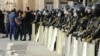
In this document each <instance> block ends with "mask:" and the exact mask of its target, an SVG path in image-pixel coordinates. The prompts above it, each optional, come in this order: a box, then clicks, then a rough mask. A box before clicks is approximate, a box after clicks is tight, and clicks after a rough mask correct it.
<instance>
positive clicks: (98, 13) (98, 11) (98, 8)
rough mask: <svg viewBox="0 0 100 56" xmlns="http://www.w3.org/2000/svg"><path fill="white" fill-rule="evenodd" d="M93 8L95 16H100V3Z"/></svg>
mask: <svg viewBox="0 0 100 56" xmlns="http://www.w3.org/2000/svg"><path fill="white" fill-rule="evenodd" d="M92 9H93V15H94V16H100V3H99V2H98V3H96V4H94V5H93V6H92Z"/></svg>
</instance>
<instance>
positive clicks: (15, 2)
mask: <svg viewBox="0 0 100 56" xmlns="http://www.w3.org/2000/svg"><path fill="white" fill-rule="evenodd" d="M76 1H79V2H82V3H83V5H84V6H85V5H86V4H88V3H89V2H96V0H4V1H3V3H2V5H1V6H2V9H3V10H4V9H6V10H11V9H13V8H16V9H17V10H19V9H20V10H24V11H25V8H26V7H30V9H31V10H37V9H40V10H41V9H43V8H45V7H46V8H47V9H49V10H51V9H58V8H63V7H64V6H65V5H66V4H71V3H72V2H76Z"/></svg>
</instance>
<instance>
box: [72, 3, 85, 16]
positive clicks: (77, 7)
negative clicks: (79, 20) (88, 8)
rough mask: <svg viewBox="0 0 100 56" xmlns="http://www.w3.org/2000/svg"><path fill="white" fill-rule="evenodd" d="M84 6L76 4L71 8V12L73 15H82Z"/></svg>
mask: <svg viewBox="0 0 100 56" xmlns="http://www.w3.org/2000/svg"><path fill="white" fill-rule="evenodd" d="M84 11H85V8H84V6H83V5H82V4H77V5H75V7H74V8H73V14H74V16H83V15H84Z"/></svg>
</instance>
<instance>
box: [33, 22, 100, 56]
mask: <svg viewBox="0 0 100 56" xmlns="http://www.w3.org/2000/svg"><path fill="white" fill-rule="evenodd" d="M37 30H38V31H37V32H36V25H35V24H33V25H32V38H33V41H36V42H39V43H41V44H43V45H45V46H46V47H47V49H48V50H50V51H56V52H57V53H58V54H61V55H62V56H95V55H96V54H95V52H96V51H95V45H96V44H95V41H94V40H93V41H92V43H87V42H86V41H85V40H84V39H82V41H81V39H80V38H78V40H76V37H74V36H72V35H71V34H70V35H69V36H68V37H66V33H64V32H63V31H62V29H58V28H56V27H55V28H54V27H53V26H50V27H44V26H42V25H39V27H38V29H37ZM99 47H100V44H99ZM97 55H98V56H100V48H99V51H98V53H97Z"/></svg>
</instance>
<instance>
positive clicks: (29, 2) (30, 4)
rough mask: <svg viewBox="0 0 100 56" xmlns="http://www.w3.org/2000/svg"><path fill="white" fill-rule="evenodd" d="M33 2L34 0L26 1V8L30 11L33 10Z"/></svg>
mask: <svg viewBox="0 0 100 56" xmlns="http://www.w3.org/2000/svg"><path fill="white" fill-rule="evenodd" d="M35 1H36V0H27V2H28V7H29V8H30V10H34V9H35Z"/></svg>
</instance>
